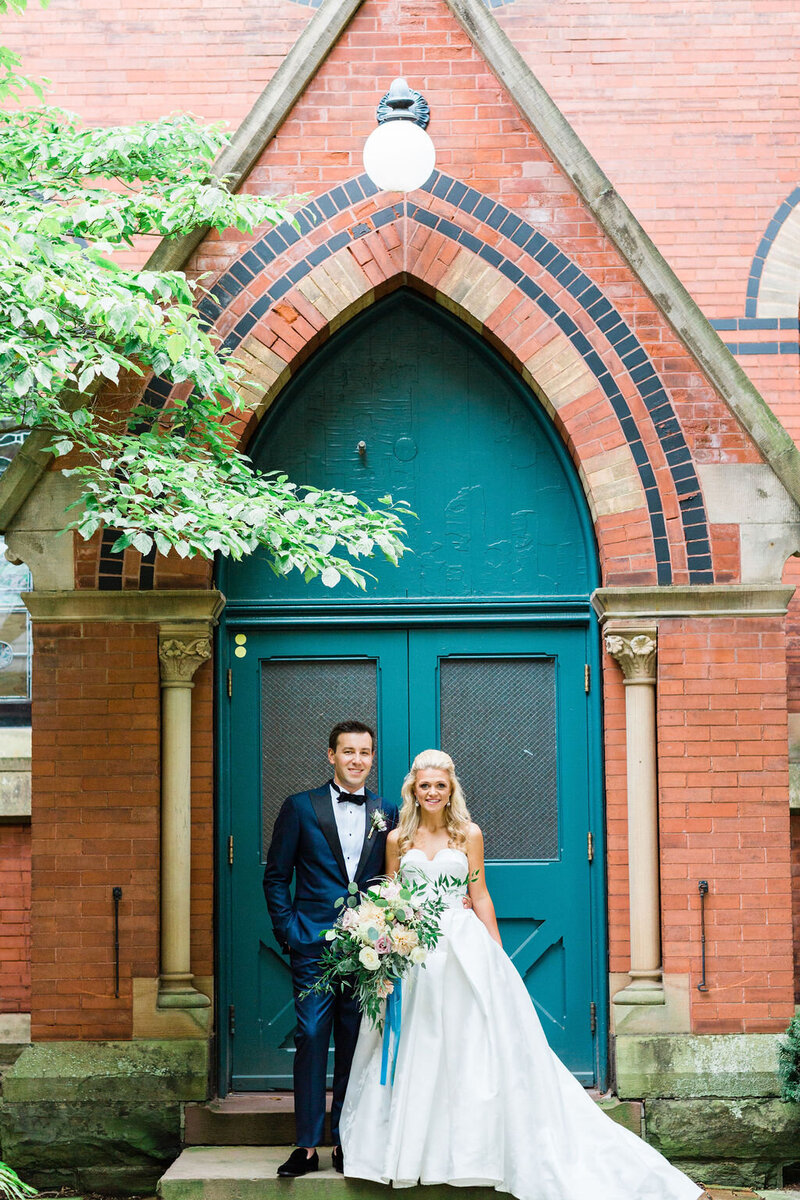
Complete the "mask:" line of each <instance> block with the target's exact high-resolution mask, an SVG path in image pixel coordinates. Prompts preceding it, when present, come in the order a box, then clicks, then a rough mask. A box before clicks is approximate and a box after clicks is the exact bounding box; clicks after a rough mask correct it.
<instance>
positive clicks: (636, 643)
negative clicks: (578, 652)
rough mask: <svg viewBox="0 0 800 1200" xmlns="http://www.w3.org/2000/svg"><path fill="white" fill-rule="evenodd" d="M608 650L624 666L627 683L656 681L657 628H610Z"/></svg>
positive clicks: (607, 635)
mask: <svg viewBox="0 0 800 1200" xmlns="http://www.w3.org/2000/svg"><path fill="white" fill-rule="evenodd" d="M605 643H606V650H607V651H608V653H609V654H610V655H611V657H612V658H614V659H616V661H617V662H618V663H619V665H620V667H621V668H622V674H623V675H624V677H625V683H626V684H632V683H633V684H636V683H645V684H654V683H655V682H656V650H657V645H658V643H657V634H656V630H655V629H624V630H623V629H619V630H617V629H608V630H606V635H605Z"/></svg>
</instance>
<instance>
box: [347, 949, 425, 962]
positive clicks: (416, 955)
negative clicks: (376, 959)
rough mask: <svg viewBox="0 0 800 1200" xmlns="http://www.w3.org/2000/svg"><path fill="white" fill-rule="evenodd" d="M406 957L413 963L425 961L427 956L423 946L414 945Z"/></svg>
mask: <svg viewBox="0 0 800 1200" xmlns="http://www.w3.org/2000/svg"><path fill="white" fill-rule="evenodd" d="M362 953H363V951H362ZM408 957H409V958H410V959H411V961H412V963H415V964H416V963H421V962H425V959H426V958H427V957H428V951H427V950H426V949H425V948H424V947H423V946H415V947H414V949H413V950H412V951H411V953H410V954H409V956H408Z"/></svg>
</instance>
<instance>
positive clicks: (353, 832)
mask: <svg viewBox="0 0 800 1200" xmlns="http://www.w3.org/2000/svg"><path fill="white" fill-rule="evenodd" d="M330 791H331V804H332V805H333V816H334V820H335V821H336V829H337V831H338V834H339V842H340V843H341V847H342V853H343V854H344V864H345V866H346V867H347V878H348V879H349V880H351V881H352V880H353V879H355V877H356V870H357V868H358V860H359V859H360V858H361V850H362V848H363V846H364V834H365V833H366V824H367V806H366V804H352V803H351V802H350V801H349V800H343V801H342V802H341V803H340V802H339V793H338V792H337V791H336V789H335V788H334V786H333V784H331V789H330ZM352 794H353V795H354V796H363V795H364V788H363V787H360V788H357V789H356V791H354V792H353V793H352Z"/></svg>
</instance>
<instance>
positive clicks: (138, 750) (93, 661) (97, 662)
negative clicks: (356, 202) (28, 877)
mask: <svg viewBox="0 0 800 1200" xmlns="http://www.w3.org/2000/svg"><path fill="white" fill-rule="evenodd" d="M34 653H35V655H36V660H35V661H36V669H35V671H34V688H33V776H32V785H33V803H32V851H33V855H32V863H33V889H32V923H31V932H32V982H33V997H32V1011H31V1018H32V1036H33V1038H34V1039H48V1038H63V1037H84V1038H125V1037H128V1036H129V1035H130V1033H131V1007H130V1005H131V982H130V981H131V976H132V975H145V976H152V975H154V974H155V973H156V972H157V970H158V947H157V930H158V904H157V898H158V795H159V793H158V788H159V782H158V781H159V776H158V770H159V744H158V738H159V720H158V692H159V687H158V657H157V644H156V637H155V632H154V629H153V627H151V626H149V625H125V624H122V623H107V624H101V623H99V622H98V623H86V624H82V625H71V626H65V625H39V626H35V627H34ZM115 886H120V887H122V889H123V898H122V903H121V905H120V941H121V951H120V998H119V999H115V997H114V947H113V906H112V896H111V889H112V888H113V887H115Z"/></svg>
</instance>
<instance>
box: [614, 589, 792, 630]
mask: <svg viewBox="0 0 800 1200" xmlns="http://www.w3.org/2000/svg"><path fill="white" fill-rule="evenodd" d="M793 595H794V588H793V587H783V586H780V585H779V586H776V587H771V586H770V587H751V586H748V585H746V584H739V583H732V584H728V585H723V586H717V585H715V584H708V585H706V584H694V585H691V584H687V585H684V586H679V587H630V588H628V587H619V588H615V587H609V588H597V589H596V590H595V591H594V592H593V593H592V597H591V603H592V608H593V609H594V611H595V612H596V613H597V615H598V617H599V618H600V623H601V624H604V623H605V622H606V621H609V620H614V621H628V620H639V621H641V620H648V619H652V618H653V617H782V616H784V615H785V613H786V610H787V608H788V607H789V602H790V601H791V599H792V596H793Z"/></svg>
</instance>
